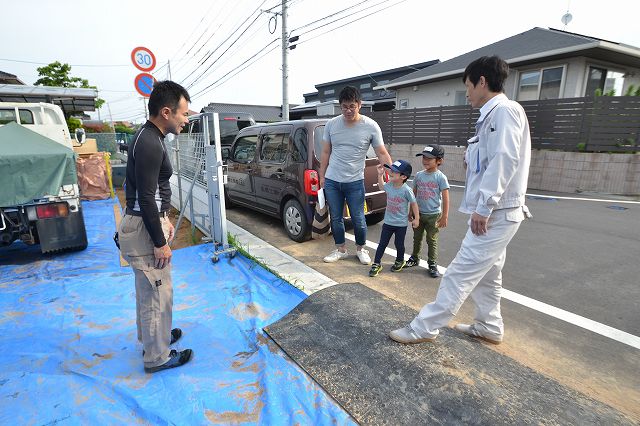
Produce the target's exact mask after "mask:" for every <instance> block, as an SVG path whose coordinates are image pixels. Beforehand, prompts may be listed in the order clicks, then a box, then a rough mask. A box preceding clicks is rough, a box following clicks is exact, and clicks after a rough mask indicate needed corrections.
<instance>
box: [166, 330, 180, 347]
mask: <svg viewBox="0 0 640 426" xmlns="http://www.w3.org/2000/svg"><path fill="white" fill-rule="evenodd" d="M181 337H182V330H180V329H179V328H174V329H173V330H171V343H169V344H170V345H173V344H174V343H175V342H177V341H178V340H180V338H181Z"/></svg>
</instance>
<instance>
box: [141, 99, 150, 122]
mask: <svg viewBox="0 0 640 426" xmlns="http://www.w3.org/2000/svg"><path fill="white" fill-rule="evenodd" d="M142 105H144V119H145V120H148V119H149V113H148V112H147V102H146V101H145V99H144V96H143V97H142Z"/></svg>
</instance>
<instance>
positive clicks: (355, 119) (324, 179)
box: [319, 86, 391, 265]
mask: <svg viewBox="0 0 640 426" xmlns="http://www.w3.org/2000/svg"><path fill="white" fill-rule="evenodd" d="M339 101H340V107H341V109H342V115H339V116H337V117H334V118H332V119H331V120H329V121H328V122H327V124H326V125H325V128H324V135H323V137H322V143H323V147H322V155H321V158H320V170H319V174H320V187H322V188H324V194H325V198H326V200H327V202H328V204H329V213H330V215H331V230H332V232H333V240H334V241H335V243H336V249H335V250H334V251H332V252H331V253H330V254H329V255H328V256H326V257H325V258H324V261H325V262H336V261H338V260H340V259H343V258H345V257H347V249H346V247H345V236H344V217H343V211H344V203H345V201H346V203H347V206H348V207H349V213H350V214H351V221H352V222H353V230H354V233H355V237H356V255H357V257H358V259H359V260H360V262H361V263H363V264H365V265H368V264H369V263H371V258H370V257H369V252H368V251H367V250H365V249H363V246H364V245H365V243H366V240H367V224H366V222H365V219H364V202H365V201H364V196H365V189H364V167H365V160H366V156H367V151H368V150H369V147H370V146H371V147H373V149H374V151H375V153H376V155H377V157H378V160H379V161H380V164H391V156H390V155H389V153H388V152H387V149H386V148H385V147H384V141H383V140H382V131H381V130H380V126H378V123H376V122H375V121H373V120H372V119H370V118H369V117H365V116H363V115H360V107H361V106H362V98H361V97H360V91H359V90H358V89H356V88H355V87H351V86H347V87H345V88H344V89H342V91H341V92H340V96H339Z"/></svg>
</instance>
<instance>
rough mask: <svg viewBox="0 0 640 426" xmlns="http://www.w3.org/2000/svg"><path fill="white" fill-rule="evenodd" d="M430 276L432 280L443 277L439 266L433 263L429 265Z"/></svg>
mask: <svg viewBox="0 0 640 426" xmlns="http://www.w3.org/2000/svg"><path fill="white" fill-rule="evenodd" d="M429 276H430V277H431V278H440V277H441V276H442V275H441V274H440V272H438V264H436V263H433V264H430V265H429Z"/></svg>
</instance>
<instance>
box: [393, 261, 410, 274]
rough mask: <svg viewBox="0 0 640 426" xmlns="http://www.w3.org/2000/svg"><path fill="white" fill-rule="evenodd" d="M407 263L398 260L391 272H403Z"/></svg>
mask: <svg viewBox="0 0 640 426" xmlns="http://www.w3.org/2000/svg"><path fill="white" fill-rule="evenodd" d="M406 264H407V262H405V261H404V260H396V261H395V262H394V264H393V266H392V267H391V272H400V271H402V268H404V265H406Z"/></svg>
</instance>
